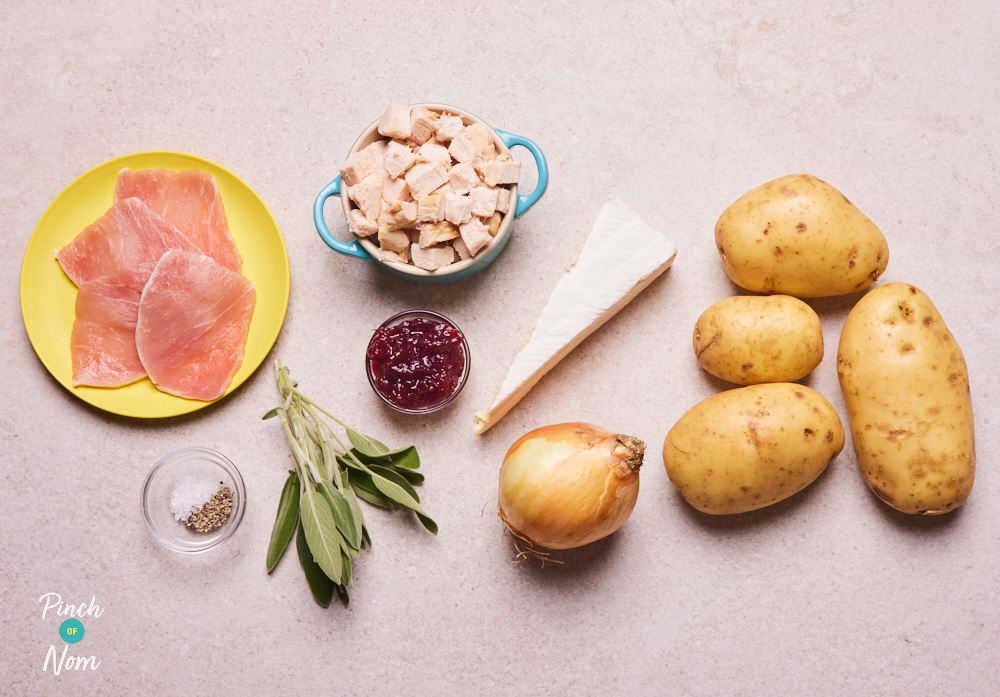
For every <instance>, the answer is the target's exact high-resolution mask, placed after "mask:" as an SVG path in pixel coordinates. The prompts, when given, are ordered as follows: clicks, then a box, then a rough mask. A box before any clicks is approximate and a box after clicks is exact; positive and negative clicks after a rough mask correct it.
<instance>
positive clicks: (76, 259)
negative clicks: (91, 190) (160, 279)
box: [56, 198, 197, 291]
mask: <svg viewBox="0 0 1000 697" xmlns="http://www.w3.org/2000/svg"><path fill="white" fill-rule="evenodd" d="M168 249H189V250H194V249H197V247H195V246H194V244H192V243H191V242H189V241H188V239H187V238H186V237H184V235H182V234H181V233H180V232H178V231H177V229H176V228H175V227H173V226H172V225H170V223H168V222H167V221H165V220H164V219H163V218H162V217H160V216H159V215H158V214H157V213H156V212H154V211H153V210H152V209H151V208H149V206H147V205H146V204H145V203H143V202H142V201H140V200H139V199H137V198H126V199H122V200H120V201H118V202H116V203H115V204H114V205H113V206H111V208H109V209H108V211H107V212H106V213H105V214H104V215H102V216H101V217H100V218H98V219H97V220H95V221H94V222H93V223H91V224H90V225H88V226H87V227H85V228H84V229H83V230H82V231H81V232H80V233H79V234H77V236H76V237H74V238H73V240H72V241H71V242H70V243H69V244H67V245H66V246H65V247H63V248H62V249H60V250H59V251H57V252H56V259H57V260H58V261H59V265H60V266H62V269H63V271H65V272H66V275H67V276H69V278H70V280H71V281H73V283H75V284H76V285H77V286H78V287H79V286H80V285H82V284H83V283H86V282H87V281H92V280H94V279H95V278H101V277H102V276H114V277H115V278H116V282H118V283H128V284H130V285H131V287H133V288H134V289H135V290H137V291H141V290H142V287H143V286H144V285H146V280H147V279H148V278H149V274H151V273H153V268H154V267H155V266H156V263H157V262H158V261H159V260H160V257H162V256H163V253H164V252H165V251H167V250H168Z"/></svg>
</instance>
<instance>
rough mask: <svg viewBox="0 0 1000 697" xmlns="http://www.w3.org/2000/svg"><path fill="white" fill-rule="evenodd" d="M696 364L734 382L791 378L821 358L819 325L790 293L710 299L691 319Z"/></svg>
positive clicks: (800, 374)
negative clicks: (696, 318) (712, 302)
mask: <svg viewBox="0 0 1000 697" xmlns="http://www.w3.org/2000/svg"><path fill="white" fill-rule="evenodd" d="M693 343H694V354H695V356H697V358H698V365H700V366H701V367H702V368H704V369H705V370H706V371H708V372H709V373H711V374H712V375H714V376H715V377H717V378H721V379H722V380H727V381H729V382H735V383H736V384H738V385H756V384H758V383H761V382H794V381H796V380H798V379H800V378H803V377H805V376H806V375H808V374H809V373H810V372H811V371H812V369H813V368H815V367H816V366H818V365H819V364H820V361H822V360H823V328H822V327H821V326H820V322H819V316H818V315H817V314H816V313H815V312H814V311H813V309H812V308H811V307H809V306H808V305H806V304H805V303H804V302H802V301H801V300H799V299H798V298H793V297H792V296H790V295H770V296H760V295H737V296H733V297H730V298H726V299H724V300H720V301H719V302H717V303H715V304H714V305H712V306H711V307H709V308H708V309H707V310H705V311H704V312H703V313H701V316H700V317H699V318H698V321H697V322H696V323H695V325H694V337H693Z"/></svg>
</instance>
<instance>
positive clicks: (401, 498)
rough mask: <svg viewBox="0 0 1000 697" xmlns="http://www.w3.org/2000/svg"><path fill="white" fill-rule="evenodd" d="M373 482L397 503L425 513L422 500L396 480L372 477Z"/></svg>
mask: <svg viewBox="0 0 1000 697" xmlns="http://www.w3.org/2000/svg"><path fill="white" fill-rule="evenodd" d="M372 484H374V485H375V488H376V489H378V490H379V491H380V492H381V493H382V494H384V495H385V496H386V497H387V498H389V499H390V500H392V501H394V502H395V503H398V504H399V505H401V506H405V507H407V508H410V509H412V510H414V511H418V512H420V513H423V510H422V509H421V508H420V502H419V501H417V500H416V499H414V498H413V497H412V496H410V494H409V493H408V492H407V491H406V489H404V488H403V487H401V486H400V485H399V484H397V483H396V482H393V481H389V480H388V479H386V478H385V477H372Z"/></svg>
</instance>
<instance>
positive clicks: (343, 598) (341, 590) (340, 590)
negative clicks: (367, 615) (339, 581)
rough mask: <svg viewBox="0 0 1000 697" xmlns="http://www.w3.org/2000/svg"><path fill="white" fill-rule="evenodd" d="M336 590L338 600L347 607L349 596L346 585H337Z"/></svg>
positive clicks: (349, 600)
mask: <svg viewBox="0 0 1000 697" xmlns="http://www.w3.org/2000/svg"><path fill="white" fill-rule="evenodd" d="M336 591H337V597H338V598H340V602H342V603H343V604H344V607H347V606H348V604H349V603H350V602H351V598H350V596H349V595H348V594H347V586H341V585H338V586H337V588H336Z"/></svg>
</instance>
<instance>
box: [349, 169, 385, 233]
mask: <svg viewBox="0 0 1000 697" xmlns="http://www.w3.org/2000/svg"><path fill="white" fill-rule="evenodd" d="M385 179H386V176H385V172H383V171H380V170H376V171H374V172H372V173H371V174H369V175H368V176H367V177H365V178H364V179H362V180H361V183H360V184H355V185H354V186H351V187H348V189H347V195H348V196H349V197H350V199H351V200H352V201H354V203H355V204H356V205H357V206H358V208H360V209H361V212H362V213H364V214H365V217H366V218H368V220H372V221H375V220H378V216H379V214H380V213H381V212H382V185H383V184H384V183H385Z"/></svg>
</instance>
